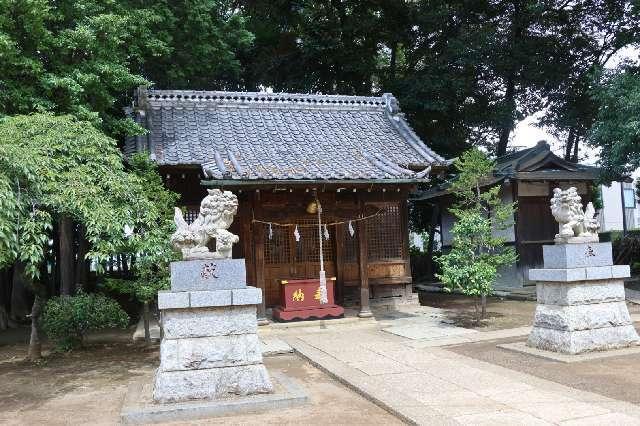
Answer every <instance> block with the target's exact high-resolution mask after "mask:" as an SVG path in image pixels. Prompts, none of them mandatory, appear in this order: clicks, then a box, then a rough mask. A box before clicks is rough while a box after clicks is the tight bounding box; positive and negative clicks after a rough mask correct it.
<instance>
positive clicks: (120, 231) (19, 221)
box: [0, 114, 171, 358]
mask: <svg viewBox="0 0 640 426" xmlns="http://www.w3.org/2000/svg"><path fill="white" fill-rule="evenodd" d="M158 179H159V178H158ZM146 185H148V182H146V181H145V178H144V174H142V175H141V174H140V173H136V172H129V171H127V170H126V169H125V166H124V164H123V162H122V156H121V154H120V151H119V150H118V147H117V144H116V141H115V140H113V139H111V138H109V137H107V136H105V135H104V134H103V133H102V132H100V131H99V130H98V129H96V128H95V127H93V126H92V125H91V123H89V122H87V121H81V120H78V119H77V118H74V117H73V116H69V115H66V116H53V115H50V114H33V115H29V116H25V115H22V116H15V117H5V118H4V119H2V120H0V200H1V201H0V202H1V203H2V206H1V207H2V209H0V266H4V265H8V264H11V263H13V262H15V261H20V262H23V263H24V264H25V265H26V274H27V275H28V276H29V277H30V278H31V279H32V280H33V291H34V293H35V294H36V298H35V301H34V304H33V308H32V339H31V345H30V350H29V356H30V358H38V357H39V356H40V348H39V334H38V326H39V315H40V312H41V309H42V302H43V300H44V298H46V297H47V295H48V293H49V290H50V289H48V288H47V286H46V279H45V275H46V269H45V268H44V260H45V255H46V251H47V245H48V241H49V239H50V232H51V228H52V223H53V221H54V220H55V218H56V217H57V216H60V215H65V216H68V217H71V218H72V219H73V220H74V221H76V222H77V223H80V224H82V225H83V226H84V227H85V229H86V236H87V239H88V240H89V242H90V244H91V250H90V252H89V257H90V258H92V259H93V260H94V261H95V262H96V264H97V265H101V264H102V262H103V261H106V259H107V258H108V257H109V256H110V255H112V254H113V253H119V252H120V250H122V249H123V247H132V248H135V251H136V252H139V253H149V254H150V256H156V255H159V253H165V252H166V247H167V242H166V241H167V232H168V229H169V225H168V224H169V221H170V217H171V216H169V217H167V209H166V206H164V205H162V204H163V203H162V202H158V198H159V197H162V198H164V199H165V200H166V199H169V196H164V195H162V196H159V195H158V194H157V193H156V192H153V193H148V188H147V187H146ZM125 227H128V228H129V229H131V235H130V236H129V237H126V236H125V233H124V229H125ZM43 269H45V272H43Z"/></svg>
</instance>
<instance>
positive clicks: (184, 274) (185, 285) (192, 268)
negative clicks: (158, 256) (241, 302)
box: [171, 259, 247, 291]
mask: <svg viewBox="0 0 640 426" xmlns="http://www.w3.org/2000/svg"><path fill="white" fill-rule="evenodd" d="M246 286H247V272H246V269H245V265H244V259H206V260H185V261H180V262H171V290H173V291H189V290H228V289H232V288H245V287H246Z"/></svg>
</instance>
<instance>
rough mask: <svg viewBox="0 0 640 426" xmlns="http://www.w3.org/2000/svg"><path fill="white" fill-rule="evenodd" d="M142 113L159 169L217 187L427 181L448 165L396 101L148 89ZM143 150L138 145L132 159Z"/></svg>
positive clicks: (128, 148) (130, 144)
mask: <svg viewBox="0 0 640 426" xmlns="http://www.w3.org/2000/svg"><path fill="white" fill-rule="evenodd" d="M137 111H138V114H137V118H136V119H137V121H138V122H141V123H142V124H146V126H147V128H148V129H149V131H150V132H149V136H148V137H147V144H148V145H146V147H147V149H150V151H151V152H152V153H154V154H155V159H156V161H157V162H158V163H159V164H161V165H200V166H202V168H203V169H204V171H205V175H206V176H208V177H209V178H212V179H238V180H256V179H269V180H271V179H274V180H288V179H296V180H307V179H312V180H317V179H319V180H325V179H327V180H334V179H349V180H352V179H354V180H369V179H422V178H424V176H423V175H424V173H422V174H420V171H421V170H422V169H425V168H427V167H428V166H431V165H434V164H435V165H446V164H447V162H446V160H445V159H444V158H442V157H440V156H439V155H437V154H436V153H434V152H433V151H431V150H430V149H429V148H428V147H427V146H426V145H425V144H424V143H423V142H422V141H421V140H420V139H419V138H418V137H417V136H416V134H415V133H414V132H413V130H412V129H411V127H410V126H409V125H408V124H407V122H406V121H405V120H404V116H403V114H401V113H400V111H399V109H398V106H397V101H396V100H395V98H394V97H393V96H392V95H390V94H385V95H383V96H381V97H360V96H334V95H300V94H287V93H280V94H267V93H248V92H195V91H165V90H149V91H144V90H142V91H140V92H139V95H138V109H137ZM143 112H144V114H143ZM142 145H144V144H143V143H136V141H135V138H131V139H129V140H127V142H126V145H125V153H126V154H130V153H132V152H134V151H135V150H136V149H143V148H144V146H142ZM410 165H411V168H412V169H413V170H409V168H410ZM416 166H418V167H416Z"/></svg>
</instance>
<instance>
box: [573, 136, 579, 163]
mask: <svg viewBox="0 0 640 426" xmlns="http://www.w3.org/2000/svg"><path fill="white" fill-rule="evenodd" d="M579 145H580V136H576V139H575V141H573V156H572V157H571V161H572V162H573V163H577V162H578V147H579Z"/></svg>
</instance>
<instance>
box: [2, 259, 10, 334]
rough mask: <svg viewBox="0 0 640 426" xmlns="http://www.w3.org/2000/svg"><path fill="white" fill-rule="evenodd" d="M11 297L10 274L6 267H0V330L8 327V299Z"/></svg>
mask: <svg viewBox="0 0 640 426" xmlns="http://www.w3.org/2000/svg"><path fill="white" fill-rule="evenodd" d="M10 299H11V275H10V273H9V270H8V269H0V330H6V329H7V328H9V314H8V310H9V300H10Z"/></svg>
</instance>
